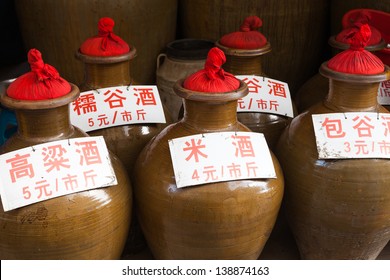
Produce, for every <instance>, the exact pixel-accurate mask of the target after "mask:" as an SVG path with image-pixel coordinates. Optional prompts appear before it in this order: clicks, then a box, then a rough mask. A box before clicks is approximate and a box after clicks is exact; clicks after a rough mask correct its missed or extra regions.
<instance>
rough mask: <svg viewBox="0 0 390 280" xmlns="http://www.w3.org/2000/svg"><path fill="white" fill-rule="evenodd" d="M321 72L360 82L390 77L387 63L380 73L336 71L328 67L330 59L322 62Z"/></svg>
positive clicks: (343, 79) (379, 80) (339, 78)
mask: <svg viewBox="0 0 390 280" xmlns="http://www.w3.org/2000/svg"><path fill="white" fill-rule="evenodd" d="M319 72H320V74H321V75H322V76H324V77H326V78H329V79H333V80H338V81H345V82H353V83H360V84H367V83H378V82H384V81H386V80H389V79H390V67H389V66H387V65H385V71H383V72H382V73H379V74H349V73H342V72H338V71H334V70H332V69H330V68H329V67H328V61H325V62H323V63H322V64H321V66H320V69H319Z"/></svg>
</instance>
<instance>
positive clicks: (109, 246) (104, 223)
mask: <svg viewBox="0 0 390 280" xmlns="http://www.w3.org/2000/svg"><path fill="white" fill-rule="evenodd" d="M68 118H69V116H68ZM30 119H31V118H30ZM32 123H34V120H33V119H32ZM30 124H31V122H30ZM53 125H54V126H55V125H57V124H56V123H55V122H53ZM23 126H24V125H22V127H23ZM33 127H36V128H37V129H38V130H39V129H41V128H40V124H39V122H38V123H35V125H34V126H33ZM49 130H50V128H49ZM86 136H88V135H87V134H86V133H85V132H83V131H81V130H80V129H78V128H76V127H73V126H71V127H70V128H69V129H67V130H64V131H63V132H62V133H61V134H60V135H59V136H58V137H55V138H47V137H44V136H43V137H35V138H31V137H23V135H21V134H20V133H15V134H14V135H13V136H12V137H10V138H9V139H8V140H7V142H6V143H5V144H4V145H3V146H2V149H1V151H0V152H1V153H7V152H10V151H14V150H17V149H21V148H25V147H29V146H31V145H37V144H42V143H45V142H50V141H54V140H63V139H69V138H76V137H86ZM110 159H111V164H112V167H113V169H114V172H115V175H116V177H117V181H118V184H117V185H115V186H109V187H104V188H99V189H93V190H89V191H83V192H77V193H72V194H68V195H64V196H60V197H56V198H53V199H49V200H45V201H42V202H38V203H34V204H31V205H27V206H24V207H21V208H18V209H14V210H11V211H7V212H4V211H3V207H0V226H1V227H2V230H1V232H0V258H1V259H74V260H77V259H79V260H81V259H119V258H120V257H121V254H122V251H123V249H124V246H125V242H126V239H127V234H128V231H129V227H130V222H131V211H132V189H131V183H130V180H129V178H128V175H127V172H126V170H125V169H124V167H123V165H122V163H121V162H120V160H119V159H118V158H117V157H116V156H115V155H113V154H112V153H110Z"/></svg>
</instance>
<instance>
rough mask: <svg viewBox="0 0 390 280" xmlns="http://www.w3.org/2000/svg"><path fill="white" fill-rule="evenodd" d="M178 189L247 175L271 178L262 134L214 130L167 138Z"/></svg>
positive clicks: (267, 153) (269, 155)
mask: <svg viewBox="0 0 390 280" xmlns="http://www.w3.org/2000/svg"><path fill="white" fill-rule="evenodd" d="M169 149H170V152H171V159H172V163H173V169H174V173H175V178H176V184H177V187H178V188H182V187H187V186H194V185H200V184H207V183H213V182H220V181H232V180H241V179H249V178H275V177H276V173H275V169H274V165H273V162H272V158H271V154H270V152H269V149H268V146H267V142H266V140H265V138H264V135H263V134H262V133H255V132H218V133H217V132H215V133H206V134H196V135H192V136H187V137H182V138H176V139H172V140H169Z"/></svg>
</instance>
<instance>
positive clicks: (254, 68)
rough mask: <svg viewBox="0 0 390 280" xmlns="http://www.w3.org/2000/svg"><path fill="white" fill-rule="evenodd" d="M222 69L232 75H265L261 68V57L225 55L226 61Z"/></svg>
mask: <svg viewBox="0 0 390 280" xmlns="http://www.w3.org/2000/svg"><path fill="white" fill-rule="evenodd" d="M222 67H223V69H224V70H225V71H227V72H229V73H231V74H233V75H258V76H265V73H264V72H263V68H262V57H261V55H257V56H237V55H226V63H225V64H224V65H223V66H222Z"/></svg>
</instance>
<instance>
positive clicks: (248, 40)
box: [219, 16, 267, 49]
mask: <svg viewBox="0 0 390 280" xmlns="http://www.w3.org/2000/svg"><path fill="white" fill-rule="evenodd" d="M262 25H263V22H262V20H261V19H260V18H259V17H257V16H249V17H247V18H246V19H245V20H244V23H243V24H242V25H241V27H240V31H236V32H233V33H229V34H226V35H224V36H222V38H221V39H220V40H219V43H220V44H221V45H223V46H225V47H228V48H234V49H259V48H262V47H264V45H265V44H266V43H267V38H265V36H264V35H263V34H261V33H260V32H259V31H257V30H256V29H258V28H260V27H261V26H262Z"/></svg>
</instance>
